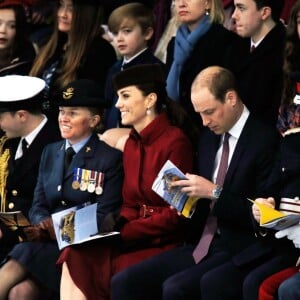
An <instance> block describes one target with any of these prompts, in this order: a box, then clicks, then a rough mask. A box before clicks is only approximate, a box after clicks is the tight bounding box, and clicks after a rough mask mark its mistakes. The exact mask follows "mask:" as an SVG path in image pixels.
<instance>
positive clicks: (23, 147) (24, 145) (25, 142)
mask: <svg viewBox="0 0 300 300" xmlns="http://www.w3.org/2000/svg"><path fill="white" fill-rule="evenodd" d="M27 150H28V143H27V141H26V139H22V156H23V155H24V154H25V152H26V151H27Z"/></svg>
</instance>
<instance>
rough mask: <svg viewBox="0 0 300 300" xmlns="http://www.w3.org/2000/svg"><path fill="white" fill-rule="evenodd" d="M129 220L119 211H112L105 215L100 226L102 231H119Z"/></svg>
mask: <svg viewBox="0 0 300 300" xmlns="http://www.w3.org/2000/svg"><path fill="white" fill-rule="evenodd" d="M126 222H127V220H126V219H125V218H124V217H123V216H121V215H120V213H119V212H110V213H108V214H107V215H106V216H105V217H104V220H103V222H102V224H101V227H100V230H99V231H100V233H104V232H111V231H119V230H120V229H121V227H122V226H123V225H124V224H125V223H126Z"/></svg>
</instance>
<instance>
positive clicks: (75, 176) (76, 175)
mask: <svg viewBox="0 0 300 300" xmlns="http://www.w3.org/2000/svg"><path fill="white" fill-rule="evenodd" d="M81 173H82V169H80V168H76V169H74V173H73V182H72V188H73V189H74V190H78V189H79V187H80V179H81Z"/></svg>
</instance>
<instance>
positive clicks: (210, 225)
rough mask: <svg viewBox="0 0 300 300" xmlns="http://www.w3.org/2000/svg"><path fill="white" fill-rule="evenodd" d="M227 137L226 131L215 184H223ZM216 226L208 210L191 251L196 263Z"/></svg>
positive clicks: (211, 237) (227, 145) (212, 235)
mask: <svg viewBox="0 0 300 300" xmlns="http://www.w3.org/2000/svg"><path fill="white" fill-rule="evenodd" d="M229 137H230V134H229V133H228V132H226V133H225V135H224V140H223V149H222V155H221V160H220V165H219V169H218V173H217V178H216V184H217V185H220V186H223V183H224V180H225V176H226V172H227V168H228V157H229ZM213 204H214V203H212V205H211V210H212V207H213ZM217 228H218V222H217V218H216V217H215V216H213V215H212V213H211V212H210V214H209V216H208V217H207V220H206V224H205V227H204V229H203V233H202V236H201V238H200V241H199V243H198V245H197V246H196V248H195V249H194V251H193V257H194V260H195V262H196V264H197V263H199V262H200V261H201V260H202V259H203V258H204V257H205V256H206V254H207V253H208V249H209V246H210V244H211V242H212V239H213V237H214V235H215V233H216V231H217Z"/></svg>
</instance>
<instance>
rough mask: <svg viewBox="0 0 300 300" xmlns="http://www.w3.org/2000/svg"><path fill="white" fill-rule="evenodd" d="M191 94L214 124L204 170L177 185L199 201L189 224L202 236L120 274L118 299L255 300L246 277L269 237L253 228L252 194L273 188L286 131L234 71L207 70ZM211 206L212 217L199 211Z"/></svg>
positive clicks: (203, 148)
mask: <svg viewBox="0 0 300 300" xmlns="http://www.w3.org/2000/svg"><path fill="white" fill-rule="evenodd" d="M191 92H192V94H191V98H192V102H193V106H194V108H195V111H196V112H197V113H199V114H201V117H202V119H203V125H204V126H205V127H207V128H204V129H203V130H202V131H201V133H200V136H199V139H198V149H197V150H198V151H197V164H196V166H197V173H188V174H186V177H187V180H179V181H175V182H173V184H172V185H173V186H179V187H181V188H182V189H181V190H182V192H185V193H187V195H188V196H191V197H196V198H199V201H198V202H197V203H198V204H197V208H196V211H195V213H194V215H195V217H196V218H197V219H198V224H196V223H194V224H192V225H194V226H193V227H190V228H189V231H190V232H192V233H196V235H195V236H194V239H193V240H190V241H189V242H188V243H186V244H185V245H184V246H182V247H177V248H175V249H172V250H169V251H166V252H164V253H161V254H158V255H155V256H153V257H150V258H148V259H145V260H144V261H142V262H140V263H139V264H136V265H134V266H131V267H130V268H127V269H125V270H123V271H121V272H119V273H117V274H116V275H115V276H114V277H113V278H112V281H111V290H112V299H114V300H118V299H122V300H127V299H128V300H129V299H130V300H142V299H149V300H150V299H164V300H170V299H172V300H173V299H189V300H193V299H198V300H199V299H202V300H203V299H207V300H208V299H209V300H211V299H224V300H225V299H226V300H227V299H251V300H253V299H255V297H253V293H255V291H252V290H251V289H249V288H247V286H245V285H244V283H243V280H244V278H245V277H246V276H247V274H248V272H249V270H251V268H253V267H255V266H256V265H257V263H258V262H257V261H259V262H260V260H259V258H261V257H262V252H261V251H260V245H259V242H260V240H261V239H262V237H261V236H260V235H259V233H258V232H257V231H256V228H255V227H254V226H253V217H252V215H251V203H250V201H248V200H247V198H252V199H253V198H255V197H256V195H267V194H268V193H269V184H268V178H269V175H270V172H271V171H272V168H273V162H274V159H275V156H276V149H277V146H278V140H279V135H278V134H277V132H276V129H275V128H269V127H268V126H266V125H264V124H263V123H262V122H260V121H258V120H256V119H255V118H254V117H253V116H251V113H249V110H248V109H247V107H246V106H245V105H244V104H243V102H242V101H241V99H240V97H239V94H238V92H237V82H236V79H235V77H234V75H233V73H232V72H230V71H229V70H227V69H224V68H222V67H219V66H211V67H208V68H206V69H204V70H202V71H201V72H200V73H199V74H198V76H197V77H196V78H195V81H194V83H193V85H192V90H191ZM258 141H259V142H258ZM208 209H209V210H210V214H209V215H208V217H207V218H204V217H206V216H205V215H202V216H201V215H199V214H200V213H202V214H203V212H205V211H207V210H208ZM193 217H194V216H193ZM193 217H192V218H193ZM199 221H202V224H199ZM203 222H206V223H205V227H204V229H203ZM200 226H201V227H200ZM257 244H258V245H257ZM250 246H253V247H252V248H251V249H250V250H248V251H247V252H246V253H243V254H242V255H240V252H241V251H242V250H244V249H247V248H248V247H250ZM253 248H254V249H253ZM243 288H244V291H245V292H244V293H243ZM145 291H147V292H146V293H145Z"/></svg>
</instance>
